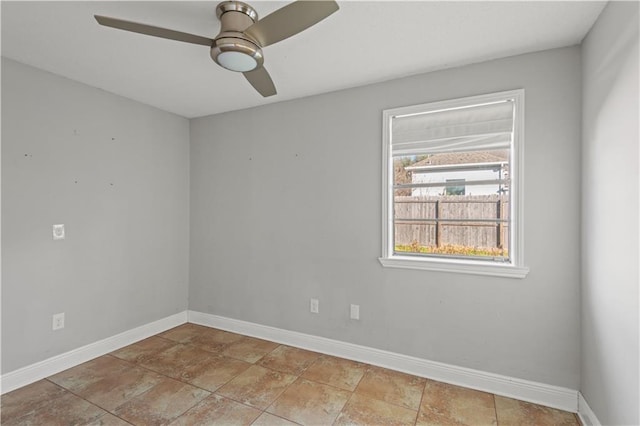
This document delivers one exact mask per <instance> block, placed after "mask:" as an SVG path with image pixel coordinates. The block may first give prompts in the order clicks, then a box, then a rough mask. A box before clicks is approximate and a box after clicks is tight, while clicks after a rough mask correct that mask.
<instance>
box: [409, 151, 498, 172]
mask: <svg viewBox="0 0 640 426" xmlns="http://www.w3.org/2000/svg"><path fill="white" fill-rule="evenodd" d="M505 161H509V150H507V149H501V150H493V151H473V152H443V153H440V154H429V156H428V157H427V158H425V159H424V160H420V161H418V162H416V163H413V164H410V165H409V166H407V167H406V168H407V169H413V168H414V167H428V166H445V165H451V164H475V163H503V162H505Z"/></svg>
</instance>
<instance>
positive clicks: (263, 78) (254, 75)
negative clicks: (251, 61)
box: [242, 67, 277, 98]
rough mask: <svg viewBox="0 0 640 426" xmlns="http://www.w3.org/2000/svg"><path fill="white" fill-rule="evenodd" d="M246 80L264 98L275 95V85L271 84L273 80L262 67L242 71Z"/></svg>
mask: <svg viewBox="0 0 640 426" xmlns="http://www.w3.org/2000/svg"><path fill="white" fill-rule="evenodd" d="M242 74H244V76H245V77H246V78H247V81H249V83H251V85H252V86H253V88H254V89H256V90H257V91H258V92H259V93H260V94H261V95H262V96H264V97H265V98H267V97H269V96H273V95H275V94H276V93H277V92H276V86H274V85H273V80H271V76H270V75H269V73H268V72H267V70H266V69H265V68H264V67H259V68H256V69H254V70H252V71H247V72H243V73H242Z"/></svg>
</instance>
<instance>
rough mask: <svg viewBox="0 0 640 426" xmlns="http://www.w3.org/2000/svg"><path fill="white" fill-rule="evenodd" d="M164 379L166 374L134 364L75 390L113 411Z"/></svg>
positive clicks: (85, 397) (93, 402)
mask: <svg viewBox="0 0 640 426" xmlns="http://www.w3.org/2000/svg"><path fill="white" fill-rule="evenodd" d="M163 380H165V379H164V376H162V375H160V374H157V373H154V372H151V371H149V370H145V369H144V368H140V367H136V366H133V365H132V366H131V367H130V368H128V369H126V370H122V371H120V372H118V373H117V374H110V375H108V376H106V377H104V378H103V379H101V380H98V381H97V382H93V383H91V384H89V385H88V386H86V387H83V388H81V389H77V390H75V391H74V392H75V393H76V394H77V395H78V396H80V397H82V398H84V399H86V400H87V401H89V402H91V403H92V404H95V405H97V406H98V407H101V408H104V409H105V410H107V411H111V412H113V410H115V409H116V408H117V407H119V406H120V405H122V404H124V403H125V402H127V401H129V400H130V399H132V398H135V397H136V396H138V395H141V394H143V393H144V392H146V391H148V390H149V389H151V388H152V387H153V386H155V385H157V384H158V383H160V382H161V381H163Z"/></svg>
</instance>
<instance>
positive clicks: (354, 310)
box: [351, 305, 360, 320]
mask: <svg viewBox="0 0 640 426" xmlns="http://www.w3.org/2000/svg"><path fill="white" fill-rule="evenodd" d="M351 319H353V320H359V319H360V305H351Z"/></svg>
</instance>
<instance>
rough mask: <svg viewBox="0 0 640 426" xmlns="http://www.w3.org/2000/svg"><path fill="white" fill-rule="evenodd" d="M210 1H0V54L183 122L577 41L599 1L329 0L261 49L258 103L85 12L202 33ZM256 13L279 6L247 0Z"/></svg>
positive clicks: (213, 25)
mask: <svg viewBox="0 0 640 426" xmlns="http://www.w3.org/2000/svg"><path fill="white" fill-rule="evenodd" d="M216 4H217V2H216V1H211V2H191V1H179V2H178V1H160V2H157V1H142V2H129V1H112V2H94V1H82V2H81V1H71V2H57V1H46V2H9V1H2V11H1V12H2V56H5V57H8V58H11V59H14V60H17V61H19V62H22V63H25V64H28V65H33V66H35V67H38V68H41V69H44V70H47V71H50V72H53V73H56V74H59V75H62V76H65V77H68V78H71V79H74V80H77V81H81V82H83V83H86V84H89V85H91V86H95V87H99V88H101V89H104V90H107V91H109V92H112V93H116V94H118V95H122V96H125V97H127V98H130V99H134V100H137V101H140V102H143V103H145V104H149V105H153V106H155V107H157V108H160V109H163V110H166V111H171V112H174V113H176V114H179V115H181V116H184V117H188V118H192V117H199V116H204V115H209V114H215V113H220V112H224V111H231V110H236V109H242V108H248V107H252V106H256V105H262V104H266V103H271V102H278V101H283V100H287V99H294V98H299V97H304V96H309V95H314V94H318V93H324V92H330V91H334V90H339V89H344V88H348V87H355V86H361V85H365V84H369V83H375V82H379V81H385V80H390V79H393V78H397V77H402V76H407V75H411V74H418V73H422V72H426V71H432V70H436V69H442V68H448V67H452V66H459V65H463V64H468V63H473V62H480V61H484V60H488V59H494V58H499V57H505V56H511V55H516V54H521V53H526V52H533V51H539V50H544V49H550V48H555V47H562V46H569V45H574V44H578V43H580V42H581V40H582V39H583V37H584V36H585V35H586V33H587V32H588V31H589V29H590V28H591V26H592V25H593V23H594V22H595V20H596V18H597V17H598V15H599V14H600V12H601V11H602V9H603V7H604V5H605V2H593V1H568V2H558V1H549V2H538V1H515V2H484V1H472V2H454V1H439V2H436V1H412V2H400V1H385V2H382V1H377V2H369V1H367V2H364V1H340V0H339V1H338V4H339V5H340V10H339V11H338V12H336V13H335V14H333V15H331V16H330V17H329V18H327V19H326V20H324V21H322V22H320V23H319V24H317V25H315V26H313V27H311V28H310V29H308V30H306V31H304V32H302V33H300V34H298V35H296V36H295V37H292V38H289V39H286V40H284V41H282V42H280V43H278V44H275V45H272V46H268V47H266V48H265V49H264V53H265V67H266V68H267V69H268V70H269V72H270V74H271V77H272V79H273V81H274V83H275V85H276V87H277V89H278V94H277V95H275V96H272V97H270V98H266V99H265V98H262V97H261V96H260V95H259V94H258V93H257V92H255V91H254V90H253V88H252V87H251V86H250V85H249V83H248V82H247V81H246V80H245V79H244V77H243V76H242V75H241V74H236V73H233V72H230V71H227V70H224V69H222V68H220V67H219V66H218V65H216V64H215V63H214V62H213V61H212V60H211V58H210V56H209V51H208V49H207V47H205V46H199V45H191V44H186V43H180V42H176V41H171V40H165V39H159V38H154V37H149V36H144V35H139V34H134V33H129V32H126V31H120V30H115V29H111V28H106V27H101V26H99V25H98V24H97V23H96V22H95V20H94V19H93V15H94V14H100V15H106V16H111V17H116V18H121V19H126V20H132V21H138V22H142V23H148V24H152V25H156V26H160V27H165V28H170V29H175V30H179V31H183V32H188V33H193V34H197V35H202V36H208V37H213V36H215V35H216V34H217V33H218V30H219V21H218V20H217V18H216V16H215V7H216ZM251 4H252V5H253V6H254V7H255V9H256V10H257V11H258V14H259V16H260V17H263V16H266V15H267V14H269V13H271V12H272V11H274V10H276V9H278V8H280V7H282V6H283V5H285V4H287V2H273V1H268V2H263V1H253V2H251Z"/></svg>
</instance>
